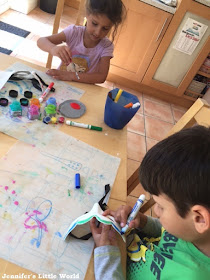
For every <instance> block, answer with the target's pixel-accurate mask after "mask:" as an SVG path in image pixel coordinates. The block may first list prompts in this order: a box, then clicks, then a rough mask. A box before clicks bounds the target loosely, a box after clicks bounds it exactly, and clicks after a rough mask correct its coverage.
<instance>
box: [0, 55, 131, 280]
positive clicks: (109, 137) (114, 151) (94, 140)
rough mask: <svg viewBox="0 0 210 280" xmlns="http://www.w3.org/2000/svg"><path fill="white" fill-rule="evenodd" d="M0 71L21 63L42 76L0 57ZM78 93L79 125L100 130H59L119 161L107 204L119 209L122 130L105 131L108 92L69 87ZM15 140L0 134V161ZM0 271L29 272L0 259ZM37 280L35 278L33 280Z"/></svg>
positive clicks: (123, 181)
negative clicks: (81, 107) (82, 109)
mask: <svg viewBox="0 0 210 280" xmlns="http://www.w3.org/2000/svg"><path fill="white" fill-rule="evenodd" d="M0 61H1V64H0V70H5V69H7V68H8V67H9V66H11V65H12V64H14V63H15V62H21V63H24V64H26V65H28V66H30V67H33V68H35V69H38V70H40V71H43V72H45V71H46V69H45V68H43V67H40V66H37V65H34V64H32V63H29V62H26V61H21V60H20V59H17V58H15V57H11V56H7V55H3V54H0ZM70 84H71V85H73V86H76V87H78V88H80V89H83V90H85V93H84V94H83V96H82V97H81V99H80V100H81V102H83V103H84V104H85V105H86V113H85V114H84V115H83V116H82V117H81V118H80V119H79V121H80V122H83V123H89V124H93V125H96V126H101V127H103V131H102V132H98V131H92V130H88V129H82V128H81V129H80V128H77V127H69V126H67V125H63V126H62V128H61V130H62V131H63V132H65V133H67V134H71V136H73V137H75V138H77V139H80V140H82V141H83V142H86V143H87V144H89V145H92V146H94V147H96V148H97V149H100V150H102V151H104V152H106V153H108V154H111V155H113V156H117V157H119V158H121V162H120V167H119V170H118V173H117V176H116V180H115V183H114V185H113V187H112V192H111V196H110V200H109V207H110V208H112V209H116V208H118V207H119V206H120V205H122V204H125V202H126V198H127V131H126V128H124V129H123V130H114V129H111V128H110V127H108V126H107V125H106V124H105V123H104V121H103V120H104V105H105V101H106V96H107V93H108V91H109V90H108V89H106V88H102V87H99V86H96V85H89V84H82V83H75V82H72V83H70ZM16 141H17V140H16V139H14V138H12V137H9V136H7V135H4V134H2V133H0V157H2V156H3V155H4V154H5V153H6V152H8V150H9V149H10V147H11V146H12V145H13V144H14V143H15V142H16ZM119 242H121V245H122V246H121V247H122V253H123V258H122V262H123V267H124V268H125V259H126V256H125V246H123V245H124V244H122V240H121V238H120V240H119ZM0 271H1V275H2V273H6V274H18V273H25V274H26V275H29V274H30V273H31V272H30V271H28V270H26V269H23V268H21V267H19V266H17V265H14V264H12V263H9V262H7V261H5V260H2V259H0ZM37 279H38V278H37ZM85 279H88V280H89V279H94V271H93V258H92V259H91V262H90V264H89V267H88V271H87V274H86V278H85Z"/></svg>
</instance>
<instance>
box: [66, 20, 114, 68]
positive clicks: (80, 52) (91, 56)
mask: <svg viewBox="0 0 210 280" xmlns="http://www.w3.org/2000/svg"><path fill="white" fill-rule="evenodd" d="M85 28H86V27H85V26H76V25H69V26H68V27H66V28H65V29H64V30H63V32H64V34H65V36H66V43H67V45H68V46H69V48H70V49H71V53H72V60H73V62H74V63H76V64H79V65H80V66H81V72H89V73H91V72H97V70H98V66H99V65H98V63H99V60H100V58H101V57H104V56H109V57H111V58H112V57H113V50H114V46H113V43H112V42H111V41H110V40H109V39H108V38H107V37H105V38H103V39H101V41H100V42H99V43H98V44H97V45H96V46H95V47H94V48H86V47H85V46H84V43H83V37H84V32H85Z"/></svg>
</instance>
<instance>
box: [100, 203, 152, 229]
mask: <svg viewBox="0 0 210 280" xmlns="http://www.w3.org/2000/svg"><path fill="white" fill-rule="evenodd" d="M131 210H132V208H131V207H130V206H128V205H125V206H124V205H123V206H120V207H119V208H118V209H117V211H112V210H110V209H108V210H106V211H104V213H103V215H104V216H107V215H111V216H113V217H114V218H115V221H116V222H118V223H119V224H120V226H121V227H122V228H123V227H124V226H125V225H126V223H127V219H128V216H129V214H130V213H131ZM146 221H147V217H146V216H145V215H144V214H142V213H140V212H139V213H138V214H137V216H136V218H135V219H134V220H132V221H131V222H130V223H129V228H143V227H144V226H145V224H146Z"/></svg>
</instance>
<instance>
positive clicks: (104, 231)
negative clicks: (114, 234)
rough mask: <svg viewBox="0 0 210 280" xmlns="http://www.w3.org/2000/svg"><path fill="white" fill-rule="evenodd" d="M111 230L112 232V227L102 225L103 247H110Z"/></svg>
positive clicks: (101, 241) (101, 243) (101, 242)
mask: <svg viewBox="0 0 210 280" xmlns="http://www.w3.org/2000/svg"><path fill="white" fill-rule="evenodd" d="M110 230H111V226H108V225H104V224H103V225H102V231H101V239H100V245H101V246H105V245H110V240H109V232H110Z"/></svg>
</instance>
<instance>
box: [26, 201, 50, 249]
mask: <svg viewBox="0 0 210 280" xmlns="http://www.w3.org/2000/svg"><path fill="white" fill-rule="evenodd" d="M40 200H41V201H40ZM51 210H52V202H51V201H50V200H44V199H42V198H39V197H37V198H35V199H33V200H31V201H30V202H29V204H28V206H27V208H26V211H27V212H26V213H25V214H26V216H27V218H26V220H25V222H24V226H25V229H27V230H31V231H33V232H34V231H36V232H37V233H36V234H37V237H34V238H32V240H31V244H32V245H33V244H34V243H35V244H36V247H37V248H38V247H39V246H40V244H41V240H42V236H43V234H44V232H46V233H47V232H48V229H47V225H46V224H45V223H44V221H45V220H46V219H47V217H48V216H49V215H50V212H51Z"/></svg>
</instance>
